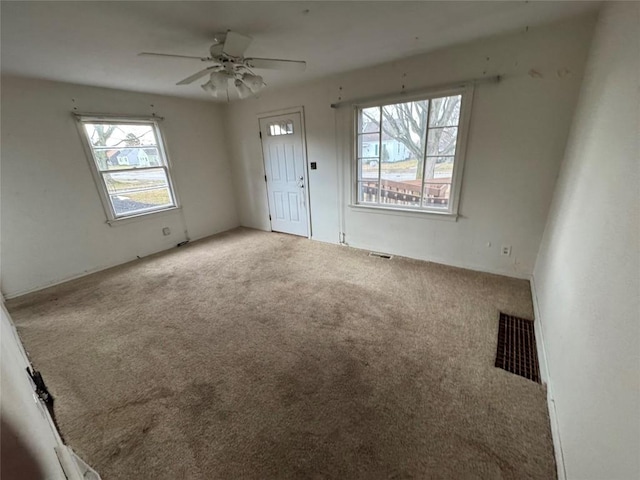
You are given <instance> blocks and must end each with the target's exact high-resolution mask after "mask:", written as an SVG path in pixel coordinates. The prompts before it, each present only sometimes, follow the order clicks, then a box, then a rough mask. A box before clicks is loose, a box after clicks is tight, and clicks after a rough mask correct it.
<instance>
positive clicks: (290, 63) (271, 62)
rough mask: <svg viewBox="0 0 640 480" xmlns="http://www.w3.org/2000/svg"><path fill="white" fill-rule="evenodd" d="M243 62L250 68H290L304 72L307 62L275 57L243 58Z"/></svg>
mask: <svg viewBox="0 0 640 480" xmlns="http://www.w3.org/2000/svg"><path fill="white" fill-rule="evenodd" d="M245 63H246V64H247V66H249V67H251V68H269V69H273V70H292V71H297V72H304V70H305V69H306V68H307V62H302V61H299V60H279V59H277V58H245Z"/></svg>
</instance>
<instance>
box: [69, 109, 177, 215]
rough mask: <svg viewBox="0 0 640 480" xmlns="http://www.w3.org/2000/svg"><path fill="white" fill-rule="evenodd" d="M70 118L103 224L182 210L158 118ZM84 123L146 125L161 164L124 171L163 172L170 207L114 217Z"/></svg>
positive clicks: (76, 116) (76, 115)
mask: <svg viewBox="0 0 640 480" xmlns="http://www.w3.org/2000/svg"><path fill="white" fill-rule="evenodd" d="M74 116H75V119H76V126H77V128H78V133H79V134H80V138H81V141H82V146H83V148H84V151H85V156H86V158H87V161H88V162H89V169H90V170H91V174H92V176H93V180H94V183H95V185H96V188H97V190H98V195H99V197H100V201H101V202H102V206H103V209H104V212H105V215H106V217H107V223H108V224H109V225H114V224H118V223H121V222H128V221H132V220H135V219H142V218H148V217H149V216H153V215H159V214H163V213H166V212H170V211H173V210H179V209H181V208H182V207H181V204H180V199H179V197H178V193H177V191H176V186H175V183H174V180H173V172H172V166H171V160H170V158H169V154H168V153H167V147H166V144H165V140H164V134H163V132H162V128H161V126H160V121H161V120H162V117H156V116H153V117H146V116H134V115H108V114H86V113H74ZM87 123H101V124H116V125H117V124H140V125H148V126H150V127H151V128H152V130H153V133H154V135H155V137H156V143H157V144H156V145H155V147H156V148H157V149H158V153H159V156H160V158H161V159H163V160H164V162H163V164H161V165H159V166H152V167H134V168H130V169H128V170H149V169H164V171H165V174H166V177H167V186H168V188H169V194H170V196H171V198H172V199H173V204H172V205H170V206H164V207H158V208H153V209H148V210H145V211H138V212H135V213H132V214H128V215H117V214H116V212H115V210H114V208H113V204H112V203H111V199H110V196H109V191H108V188H107V185H106V183H105V181H104V179H103V172H101V171H100V169H99V168H98V165H97V164H96V161H95V158H94V156H93V148H92V147H91V139H90V138H89V136H88V134H87V130H86V128H85V124H87ZM113 172H118V170H113Z"/></svg>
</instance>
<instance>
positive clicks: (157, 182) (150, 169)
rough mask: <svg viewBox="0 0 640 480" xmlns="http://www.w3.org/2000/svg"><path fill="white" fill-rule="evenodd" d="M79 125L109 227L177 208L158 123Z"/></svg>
mask: <svg viewBox="0 0 640 480" xmlns="http://www.w3.org/2000/svg"><path fill="white" fill-rule="evenodd" d="M79 121H80V125H81V127H82V128H81V131H82V133H83V135H84V137H85V139H86V146H87V149H88V152H89V153H90V164H91V167H92V171H93V174H94V176H95V178H96V183H97V184H98V188H99V190H100V194H101V195H100V196H101V198H102V200H103V203H104V206H105V210H106V212H107V216H108V218H109V220H110V221H113V220H118V219H122V218H127V217H132V216H138V215H143V214H148V213H153V212H158V211H162V210H169V209H172V208H176V207H177V201H176V196H175V193H174V189H173V186H172V182H171V173H170V171H169V164H168V162H167V158H166V155H165V153H164V148H163V146H162V141H161V136H160V131H159V128H158V124H157V122H156V121H154V120H151V121H149V120H136V119H134V118H129V119H123V120H118V121H115V120H104V119H100V118H92V117H79Z"/></svg>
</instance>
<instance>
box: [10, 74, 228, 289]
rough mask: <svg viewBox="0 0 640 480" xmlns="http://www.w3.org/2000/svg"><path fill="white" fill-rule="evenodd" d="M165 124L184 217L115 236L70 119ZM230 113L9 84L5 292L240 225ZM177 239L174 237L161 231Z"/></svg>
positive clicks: (66, 87)
mask: <svg viewBox="0 0 640 480" xmlns="http://www.w3.org/2000/svg"><path fill="white" fill-rule="evenodd" d="M74 107H75V108H77V109H78V111H80V112H96V113H114V114H131V115H151V114H152V113H156V114H157V115H159V116H162V117H165V120H164V121H163V122H162V124H161V126H162V128H163V132H164V134H165V141H166V143H167V148H168V153H169V156H170V158H171V161H172V165H173V176H174V182H175V185H176V189H177V192H178V195H179V197H180V200H181V202H182V206H183V209H182V212H183V213H184V222H183V220H182V218H181V213H180V212H172V213H166V214H157V215H152V216H149V217H146V218H144V219H141V220H137V221H134V222H130V223H126V224H120V225H117V226H113V227H110V226H109V225H108V224H106V223H105V222H106V216H105V213H104V209H103V207H102V204H101V202H100V198H99V196H98V191H97V189H96V186H95V183H94V181H93V177H92V176H91V172H90V170H89V164H88V163H87V159H86V155H85V152H84V150H83V148H82V144H81V142H80V137H79V134H78V130H77V128H76V124H75V121H74V119H73V117H72V115H71V111H72V110H73V109H74ZM223 114H224V112H223V109H222V107H219V106H217V105H215V104H213V103H211V102H198V101H192V100H184V99H177V98H172V97H163V96H156V95H145V94H140V93H131V92H124V91H118V90H109V89H102V88H94V87H86V86H79V85H71V84H64V83H55V82H49V81H40V80H33V79H25V78H16V77H3V78H2V113H1V115H2V136H1V139H2V150H1V154H2V196H1V201H2V232H1V235H2V252H1V253H2V257H1V261H2V267H3V268H2V291H3V293H4V294H5V295H7V296H15V295H17V294H21V293H25V292H27V291H30V290H34V289H38V288H42V287H45V286H47V285H49V284H52V283H57V282H60V281H63V280H66V279H70V278H72V277H75V276H78V275H82V274H84V273H87V272H91V271H94V270H98V269H102V268H105V267H109V266H112V265H117V264H120V263H123V262H126V261H129V260H133V259H135V258H136V256H144V255H148V254H150V253H153V252H157V251H160V250H164V249H167V248H171V247H172V246H175V245H176V244H177V243H179V242H181V241H183V240H184V239H185V234H184V226H183V225H184V223H186V226H187V229H188V232H189V235H190V237H191V239H196V238H201V237H204V236H207V235H211V234H214V233H217V232H220V231H224V230H228V229H230V228H233V227H235V226H237V225H238V217H237V213H236V209H235V202H234V198H233V195H234V194H233V186H232V180H231V173H230V168H229V161H228V155H227V147H226V142H225V139H224V134H223ZM165 226H166V227H169V228H170V229H171V235H170V236H166V237H165V236H163V235H162V228H163V227H165Z"/></svg>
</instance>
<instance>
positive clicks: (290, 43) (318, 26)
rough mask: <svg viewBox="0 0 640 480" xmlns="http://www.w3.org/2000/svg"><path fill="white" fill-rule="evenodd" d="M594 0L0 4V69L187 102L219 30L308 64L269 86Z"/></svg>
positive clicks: (254, 48)
mask: <svg viewBox="0 0 640 480" xmlns="http://www.w3.org/2000/svg"><path fill="white" fill-rule="evenodd" d="M597 7H598V4H597V3H594V2H574V1H568V2H561V1H556V2H481V1H474V2H403V1H395V2H358V1H352V2H349V1H343V2H156V1H131V2H109V1H105V2H60V1H52V2H5V1H3V2H2V4H1V9H2V10H1V13H2V25H1V26H2V30H1V40H2V43H1V53H2V57H1V61H0V66H1V69H2V72H3V73H8V74H14V75H22V76H28V77H36V78H45V79H51V80H59V81H65V82H72V83H79V84H85V85H96V86H102V87H111V88H120V89H125V90H133V91H143V92H151V93H159V94H168V95H176V96H184V97H194V98H202V99H207V98H210V97H208V96H207V94H206V93H204V92H203V91H202V90H201V89H200V87H199V85H200V83H203V82H196V83H194V84H192V85H189V86H176V85H175V83H176V82H177V81H179V80H181V79H182V78H184V77H186V76H188V75H189V74H191V73H194V72H195V71H197V70H199V69H201V68H203V67H202V64H201V63H200V62H199V61H198V60H181V59H175V60H174V59H159V58H145V57H138V56H137V53H138V52H141V51H151V52H165V53H175V54H183V55H198V56H206V55H207V52H208V47H209V46H210V45H211V43H213V36H214V34H215V33H216V32H220V31H226V30H228V29H231V30H234V31H237V32H239V33H243V34H246V35H249V36H251V37H253V39H254V41H253V43H252V44H251V46H250V47H249V49H248V51H247V52H246V55H247V56H253V57H271V58H284V59H294V60H306V61H307V64H308V67H307V71H306V72H304V73H293V74H289V75H286V74H283V73H281V72H273V71H266V70H260V71H258V73H260V74H262V75H263V76H264V78H265V81H266V82H267V84H268V85H269V87H270V88H275V87H278V86H284V85H291V84H294V83H302V82H306V81H309V80H311V79H315V78H319V77H323V76H327V75H331V74H335V73H339V72H345V71H349V70H353V69H356V68H362V67H366V66H370V65H375V64H379V63H383V62H387V61H390V60H395V59H398V58H403V57H407V56H410V55H415V54H418V53H422V52H426V51H429V50H433V49H435V48H439V47H443V46H447V45H452V44H456V43H462V42H466V41H469V40H473V39H475V38H480V37H484V36H490V35H495V34H499V33H503V32H507V31H511V30H515V29H518V28H524V27H525V26H527V25H539V24H543V23H549V22H552V21H555V20H559V19H562V18H565V17H568V16H573V15H578V14H581V13H584V12H586V11H589V10H593V9H595V8H597Z"/></svg>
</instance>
